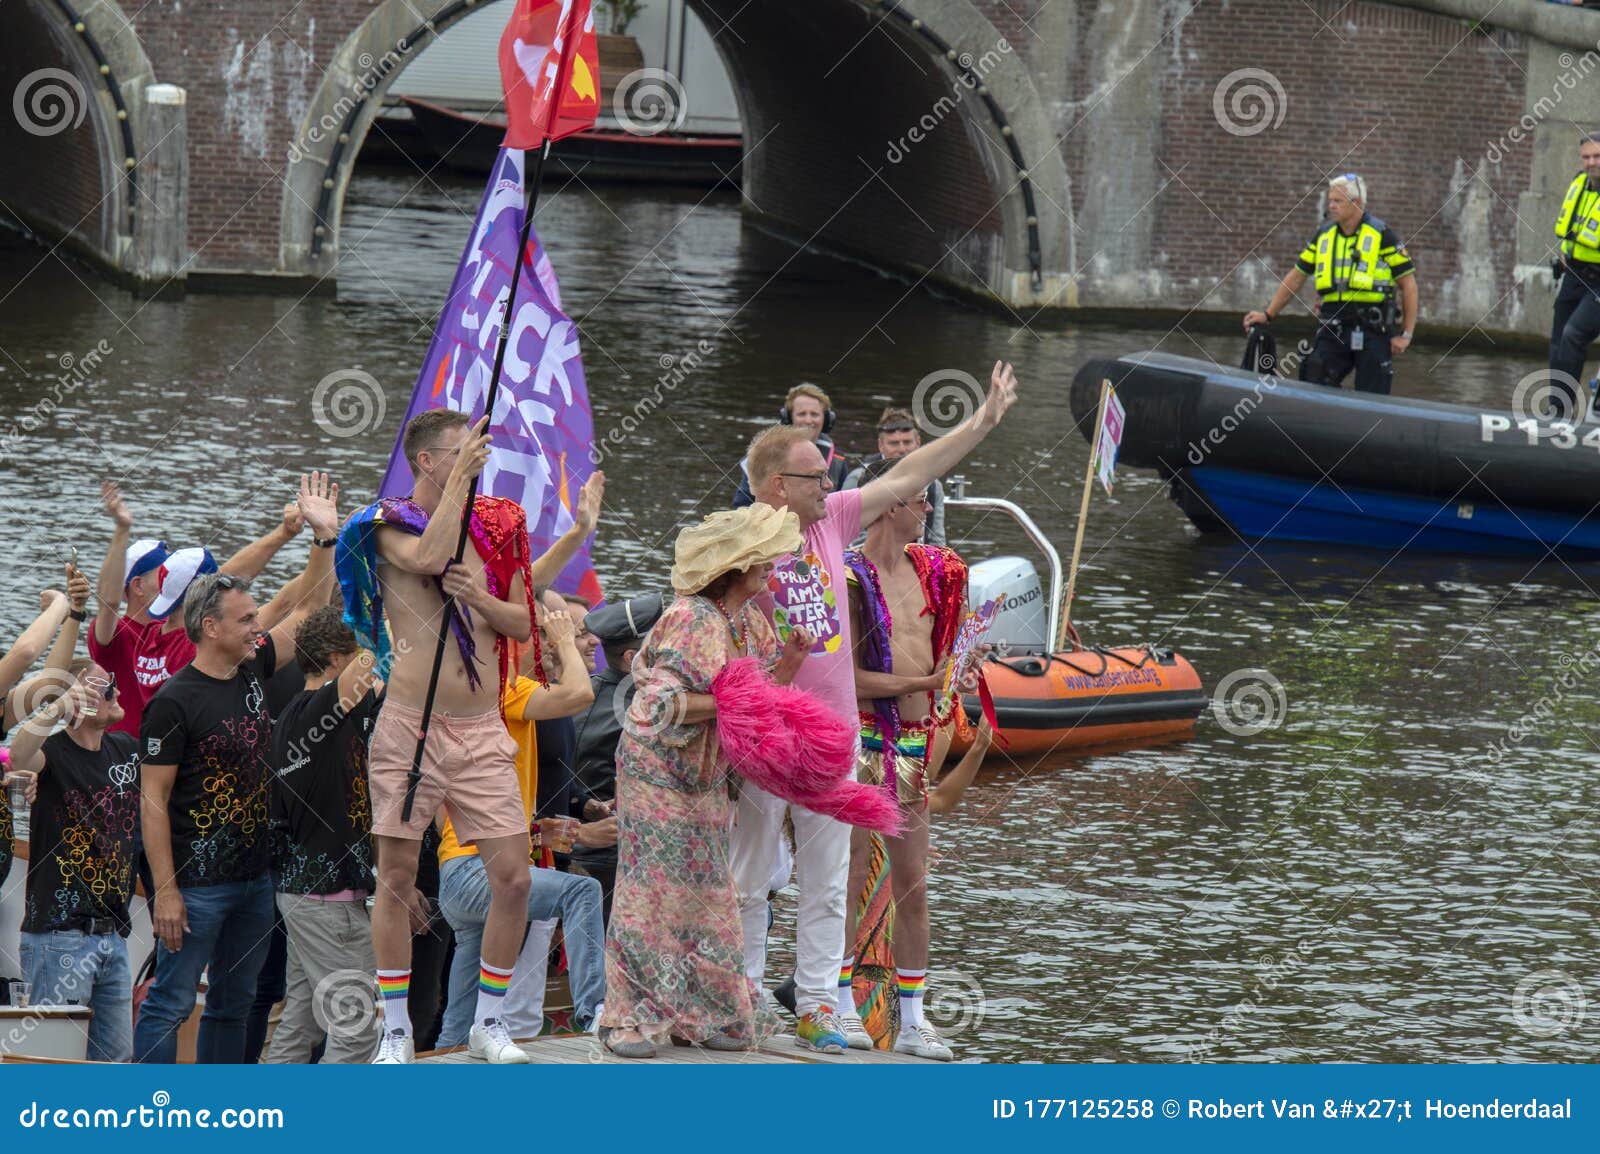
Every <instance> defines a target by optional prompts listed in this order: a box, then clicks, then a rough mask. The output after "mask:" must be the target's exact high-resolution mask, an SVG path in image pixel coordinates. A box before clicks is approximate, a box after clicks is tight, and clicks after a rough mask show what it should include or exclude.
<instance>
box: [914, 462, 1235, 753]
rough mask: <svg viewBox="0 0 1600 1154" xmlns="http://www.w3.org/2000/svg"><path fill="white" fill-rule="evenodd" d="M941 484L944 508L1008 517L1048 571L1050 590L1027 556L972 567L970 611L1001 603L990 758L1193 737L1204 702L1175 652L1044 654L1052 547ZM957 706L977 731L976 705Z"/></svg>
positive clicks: (992, 663) (1025, 520) (989, 664)
mask: <svg viewBox="0 0 1600 1154" xmlns="http://www.w3.org/2000/svg"><path fill="white" fill-rule="evenodd" d="M946 486H947V489H948V491H949V492H950V494H951V495H949V496H947V497H946V498H945V508H946V510H951V509H962V508H970V509H977V510H984V511H987V512H998V513H1003V514H1005V515H1006V516H1009V517H1010V518H1011V519H1012V520H1013V521H1015V522H1016V523H1017V525H1018V527H1019V528H1020V529H1021V530H1022V531H1023V533H1025V534H1026V535H1027V536H1028V538H1029V539H1030V540H1031V541H1032V542H1033V543H1034V545H1036V546H1037V547H1038V548H1039V551H1040V552H1042V553H1043V554H1044V556H1045V560H1046V562H1047V563H1048V567H1049V572H1050V581H1049V587H1048V590H1046V589H1045V588H1044V587H1043V586H1042V583H1041V582H1040V580H1039V573H1038V570H1037V568H1035V566H1034V564H1033V563H1032V562H1031V561H1029V560H1028V559H1026V558H1023V557H1016V556H1006V557H995V558H990V559H988V560H983V561H978V562H976V563H972V564H969V566H968V571H967V595H968V600H969V601H970V603H971V604H973V605H981V604H984V603H985V602H987V601H990V600H997V601H998V602H999V603H1000V609H999V612H998V614H997V616H996V617H995V620H994V623H993V625H992V626H991V627H990V629H989V632H988V634H987V636H986V637H985V640H986V641H988V642H989V643H992V644H994V645H995V646H996V649H997V650H998V651H999V652H1001V653H1004V654H1006V656H1004V657H991V658H990V659H989V660H988V661H986V662H985V663H984V666H983V673H984V680H985V682H986V683H987V684H988V687H989V693H990V694H991V696H992V697H993V698H994V706H995V717H996V719H997V720H998V722H999V734H1000V736H1001V737H1003V738H1004V741H1003V742H1001V741H997V742H995V744H994V746H993V748H992V749H991V751H990V754H989V756H990V757H1000V756H1008V757H1011V758H1017V757H1019V756H1036V755H1042V754H1047V753H1050V752H1051V751H1053V750H1071V749H1081V748H1084V747H1086V746H1101V745H1126V744H1137V743H1139V742H1142V741H1150V742H1156V741H1166V740H1170V739H1172V738H1178V737H1186V736H1188V735H1189V734H1191V733H1193V732H1194V727H1195V721H1196V720H1197V719H1198V718H1199V716H1200V714H1201V713H1203V712H1204V711H1205V709H1206V707H1207V706H1208V705H1209V704H1210V699H1209V698H1208V697H1207V696H1206V692H1205V688H1204V687H1203V686H1202V685H1201V683H1200V675H1199V674H1198V673H1196V672H1195V669H1194V666H1192V665H1190V664H1189V662H1188V661H1186V660H1185V659H1184V658H1183V656H1182V655H1181V654H1178V653H1176V652H1174V651H1173V650H1171V649H1163V648H1160V647H1157V646H1151V645H1145V646H1130V647H1124V648H1116V649H1105V648H1101V647H1099V646H1088V647H1080V648H1077V649H1071V650H1064V651H1058V652H1054V653H1051V652H1049V649H1050V646H1051V642H1052V641H1053V639H1054V638H1055V637H1056V636H1058V633H1057V626H1058V624H1059V622H1060V612H1061V585H1062V581H1061V557H1060V555H1059V554H1058V553H1057V552H1056V549H1055V546H1054V545H1052V544H1051V542H1050V539H1049V538H1048V537H1046V536H1045V535H1044V533H1043V531H1042V530H1040V528H1039V527H1038V525H1036V524H1035V523H1034V522H1033V519H1032V518H1030V517H1029V516H1028V514H1027V513H1025V512H1024V511H1023V510H1022V509H1021V508H1020V507H1019V506H1017V505H1016V504H1014V503H1013V502H1011V501H1006V500H1002V499H999V498H994V497H969V496H967V494H966V491H965V483H964V481H963V480H962V478H960V477H952V478H950V480H949V481H947V482H946ZM953 535H954V534H953V533H952V536H953ZM1074 640H1076V637H1075V634H1074ZM962 704H963V706H964V707H965V708H966V711H967V716H968V717H970V718H971V719H972V720H973V722H974V723H976V722H977V720H978V719H979V717H980V716H981V712H980V709H979V705H978V698H977V697H976V696H975V695H971V694H969V695H967V696H965V697H964V698H963V699H962ZM966 744H967V743H959V742H958V743H957V744H956V745H955V746H954V752H956V753H958V754H959V753H961V752H964V751H965V748H966Z"/></svg>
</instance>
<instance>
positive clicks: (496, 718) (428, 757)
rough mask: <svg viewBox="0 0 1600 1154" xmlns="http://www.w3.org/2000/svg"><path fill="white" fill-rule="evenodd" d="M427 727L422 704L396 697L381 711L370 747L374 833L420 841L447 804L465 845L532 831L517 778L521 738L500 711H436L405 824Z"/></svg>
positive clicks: (385, 703)
mask: <svg viewBox="0 0 1600 1154" xmlns="http://www.w3.org/2000/svg"><path fill="white" fill-rule="evenodd" d="M421 729H422V710H420V709H413V708H412V707H411V706H409V705H401V704H400V703H399V702H396V701H392V700H391V701H385V702H384V703H383V708H382V709H380V710H379V711H378V720H377V722H376V723H375V724H374V725H373V727H372V743H371V745H370V746H369V747H368V750H367V781H368V790H369V792H370V793H371V796H372V832H373V834H374V835H376V836H378V837H403V838H411V839H414V840H421V838H422V835H423V834H424V833H426V832H427V831H428V826H429V824H430V823H432V821H433V818H434V815H435V814H436V813H438V812H439V807H440V806H441V805H443V806H444V807H445V808H446V809H447V810H449V813H450V824H451V825H453V826H454V827H455V831H456V837H457V838H458V839H459V840H460V841H461V843H462V844H463V845H464V844H466V843H467V842H473V841H479V840H481V839H483V838H491V837H515V836H516V835H518V834H525V833H527V832H528V822H527V815H526V812H525V811H524V809H523V804H522V789H521V787H520V786H519V785H518V783H517V768H516V757H517V752H518V748H517V743H516V741H515V740H514V739H513V738H512V736H511V734H510V733H508V732H507V731H506V723H505V721H504V720H503V719H502V718H501V716H500V711H499V710H498V709H493V710H490V711H489V712H488V713H480V714H478V715H477V716H475V717H448V716H445V715H444V714H439V713H435V714H434V715H433V717H432V718H431V719H430V720H429V723H428V744H427V746H426V747H425V748H424V749H423V751H422V780H421V781H419V782H418V783H417V797H416V801H415V802H414V803H413V805H412V807H411V820H410V821H409V822H402V821H401V820H400V814H401V811H402V810H403V809H404V807H405V800H406V775H407V774H409V773H410V772H411V759H412V757H413V756H415V754H416V750H417V735H418V733H419V732H421Z"/></svg>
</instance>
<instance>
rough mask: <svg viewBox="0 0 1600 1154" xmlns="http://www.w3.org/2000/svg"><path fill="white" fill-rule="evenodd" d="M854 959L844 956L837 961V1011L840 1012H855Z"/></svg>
mask: <svg viewBox="0 0 1600 1154" xmlns="http://www.w3.org/2000/svg"><path fill="white" fill-rule="evenodd" d="M855 976H856V960H855V958H853V957H852V958H846V959H845V960H844V961H843V962H841V963H839V998H838V1003H839V1004H838V1012H839V1013H841V1014H854V1013H856V1012H857V1011H856V990H855Z"/></svg>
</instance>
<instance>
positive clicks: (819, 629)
mask: <svg viewBox="0 0 1600 1154" xmlns="http://www.w3.org/2000/svg"><path fill="white" fill-rule="evenodd" d="M767 589H768V590H769V591H771V593H772V624H773V628H774V629H775V631H776V632H777V634H778V640H779V641H780V642H783V641H788V640H789V634H790V633H792V632H794V631H795V630H796V629H805V630H808V631H809V632H810V633H811V636H813V637H815V638H816V643H815V644H814V645H812V647H811V652H812V653H834V652H836V651H837V650H838V648H839V646H840V644H841V643H842V642H843V641H844V630H843V628H842V627H841V626H840V624H839V601H838V597H837V595H836V594H835V593H834V590H833V578H832V577H830V576H829V574H828V571H827V570H826V569H825V568H823V566H822V562H821V560H820V559H819V558H818V557H817V555H816V554H815V553H811V552H807V553H806V555H805V556H804V557H791V558H787V559H785V560H783V561H780V562H778V563H777V564H775V565H774V566H773V567H772V575H771V576H769V577H768V578H767Z"/></svg>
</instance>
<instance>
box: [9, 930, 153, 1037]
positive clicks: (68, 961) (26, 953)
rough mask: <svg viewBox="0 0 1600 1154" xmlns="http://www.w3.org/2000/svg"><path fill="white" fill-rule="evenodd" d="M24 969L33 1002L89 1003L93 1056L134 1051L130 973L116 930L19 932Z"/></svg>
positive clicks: (122, 943)
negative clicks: (20, 933) (110, 932)
mask: <svg viewBox="0 0 1600 1154" xmlns="http://www.w3.org/2000/svg"><path fill="white" fill-rule="evenodd" d="M21 953H22V972H23V974H25V975H26V976H27V980H28V985H29V986H31V987H32V990H31V992H30V995H29V996H30V998H31V1000H32V1002H33V1004H34V1005H36V1006H88V1007H89V1008H90V1009H91V1010H93V1011H94V1017H93V1018H91V1019H90V1021H89V1052H88V1058H89V1061H91V1062H126V1061H128V1060H130V1059H131V1058H132V1057H133V974H132V972H131V971H130V970H129V969H128V943H127V942H125V941H123V940H122V938H121V936H120V935H118V934H86V933H84V932H83V931H82V930H54V931H52V932H50V933H47V934H26V933H25V934H23V935H22V950H21Z"/></svg>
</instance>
